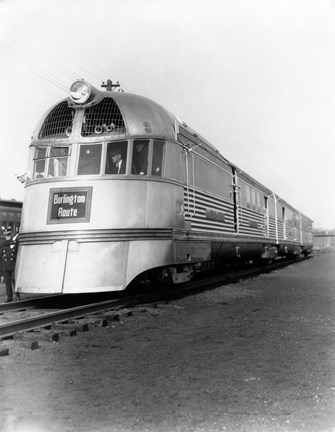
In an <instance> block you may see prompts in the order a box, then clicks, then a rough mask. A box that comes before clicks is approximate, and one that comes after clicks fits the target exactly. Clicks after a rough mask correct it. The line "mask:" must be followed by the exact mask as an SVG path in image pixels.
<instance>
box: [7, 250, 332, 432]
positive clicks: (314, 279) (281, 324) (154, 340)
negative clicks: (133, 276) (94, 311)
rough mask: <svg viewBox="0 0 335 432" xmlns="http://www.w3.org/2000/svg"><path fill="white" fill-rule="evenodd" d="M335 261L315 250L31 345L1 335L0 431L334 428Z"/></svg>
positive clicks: (313, 431)
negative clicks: (105, 324)
mask: <svg viewBox="0 0 335 432" xmlns="http://www.w3.org/2000/svg"><path fill="white" fill-rule="evenodd" d="M334 264H335V253H330V254H320V255H317V256H315V257H314V258H312V259H310V260H306V261H304V262H302V263H298V264H295V265H293V266H289V267H287V268H285V269H282V270H278V271H275V272H273V273H271V274H266V275H262V276H259V277H256V278H253V279H249V280H246V281H242V282H239V283H237V284H232V285H226V286H222V287H220V288H215V289H213V290H211V291H206V292H203V293H200V294H196V295H191V296H187V297H184V298H182V299H179V300H174V301H171V302H165V303H159V304H158V305H157V307H154V306H155V305H148V306H145V307H144V306H141V307H138V308H137V309H135V310H134V311H133V314H132V316H124V318H122V319H121V320H120V321H119V322H115V323H113V325H111V324H110V325H109V326H108V327H104V328H102V327H94V328H92V329H90V331H89V332H85V333H81V334H79V335H77V336H75V337H69V336H68V337H63V338H61V339H60V340H59V342H54V343H50V342H46V341H45V342H43V341H41V342H40V343H39V344H40V348H39V349H36V350H31V349H30V348H28V345H27V344H25V342H24V341H20V342H18V341H16V342H3V343H2V346H3V345H4V344H6V346H8V347H9V348H10V351H9V355H8V356H5V357H0V374H1V375H0V430H1V431H3V432H46V431H51V432H53V431H57V432H58V431H62V432H66V431H81V432H86V431H87V432H91V431H92V432H93V431H97V432H114V431H115V432H116V431H118V432H130V431H134V432H144V431H148V432H170V431H171V432H188V431H194V432H200V431H206V432H207V431H208V432H217V431H229V432H244V431H245V432H256V431H257V432H265V431H266V432H277V431H278V432H279V431H280V432H283V431H289V432H291V431H299V432H300V431H301V432H326V431H327V432H328V431H329V432H334V431H335V369H334V364H335V363H334V360H335V343H334V342H335V323H334V310H335V266H334ZM1 288H2V289H3V287H1Z"/></svg>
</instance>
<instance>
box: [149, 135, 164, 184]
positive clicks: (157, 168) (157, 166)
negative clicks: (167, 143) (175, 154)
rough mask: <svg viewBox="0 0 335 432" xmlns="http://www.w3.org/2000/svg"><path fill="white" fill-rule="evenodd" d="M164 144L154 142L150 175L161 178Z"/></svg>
mask: <svg viewBox="0 0 335 432" xmlns="http://www.w3.org/2000/svg"><path fill="white" fill-rule="evenodd" d="M163 151H164V142H162V141H154V146H153V153H152V168H151V175H154V176H162V164H163Z"/></svg>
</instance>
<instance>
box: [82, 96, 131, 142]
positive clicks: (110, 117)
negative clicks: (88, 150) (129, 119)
mask: <svg viewBox="0 0 335 432" xmlns="http://www.w3.org/2000/svg"><path fill="white" fill-rule="evenodd" d="M125 132H126V128H125V124H124V121H123V118H122V114H121V111H120V109H119V107H118V106H117V105H116V103H115V101H114V100H113V99H111V98H105V99H103V100H102V101H101V102H100V103H98V104H97V105H95V106H93V107H91V108H87V109H85V115H84V119H83V124H82V128H81V135H82V136H84V137H87V136H97V135H110V134H120V133H125Z"/></svg>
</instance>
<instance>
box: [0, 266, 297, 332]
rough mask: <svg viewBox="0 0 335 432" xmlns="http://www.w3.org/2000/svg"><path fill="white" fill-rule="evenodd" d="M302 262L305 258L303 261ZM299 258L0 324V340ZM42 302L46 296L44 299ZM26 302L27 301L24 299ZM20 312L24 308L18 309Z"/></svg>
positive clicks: (193, 289)
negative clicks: (163, 289) (162, 289)
mask: <svg viewBox="0 0 335 432" xmlns="http://www.w3.org/2000/svg"><path fill="white" fill-rule="evenodd" d="M304 259H305V258H304ZM299 261H300V260H299V259H297V258H296V259H294V260H290V261H281V262H277V263H275V264H271V265H268V266H265V267H253V268H249V269H243V270H240V271H237V272H231V273H226V274H223V275H219V276H212V277H211V278H207V279H202V280H195V281H192V282H188V283H185V284H183V285H177V286H174V287H173V288H170V289H169V290H165V291H160V292H150V293H147V292H146V293H143V294H137V295H132V296H128V297H125V298H122V299H112V300H105V301H101V302H97V303H90V304H88V305H82V306H76V307H73V308H68V309H66V310H60V311H54V312H51V313H46V314H43V315H40V316H36V317H31V318H28V319H23V320H19V321H14V322H11V323H7V324H2V325H0V339H6V338H11V337H13V336H14V334H15V333H17V332H22V331H30V330H34V329H37V328H40V327H48V326H50V325H52V324H56V323H62V322H65V321H68V320H70V319H79V318H83V317H84V316H87V315H90V314H94V313H96V312H101V311H103V310H108V309H111V308H114V307H117V306H124V307H125V306H133V305H134V304H137V303H148V302H150V303H152V302H155V301H163V300H172V299H176V298H178V296H179V295H180V294H183V295H184V294H186V293H187V292H190V293H192V292H193V293H196V292H197V291H200V290H203V289H204V288H205V287H206V288H207V289H210V288H213V287H214V286H218V285H219V284H222V283H233V282H234V281H238V280H240V279H241V278H246V277H251V276H257V275H260V274H262V273H268V272H271V271H273V270H275V269H279V268H282V267H286V266H287V265H290V264H292V263H298V262H299ZM44 299H45V297H44ZM27 302H29V300H27ZM19 309H24V307H20V308H19Z"/></svg>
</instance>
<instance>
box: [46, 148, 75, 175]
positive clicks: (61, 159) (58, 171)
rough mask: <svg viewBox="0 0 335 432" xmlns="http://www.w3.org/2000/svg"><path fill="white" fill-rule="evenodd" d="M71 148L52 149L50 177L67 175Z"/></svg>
mask: <svg viewBox="0 0 335 432" xmlns="http://www.w3.org/2000/svg"><path fill="white" fill-rule="evenodd" d="M69 154H70V152H69V147H51V148H50V159H49V168H48V177H63V176H66V173H67V164H68V158H69Z"/></svg>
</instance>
